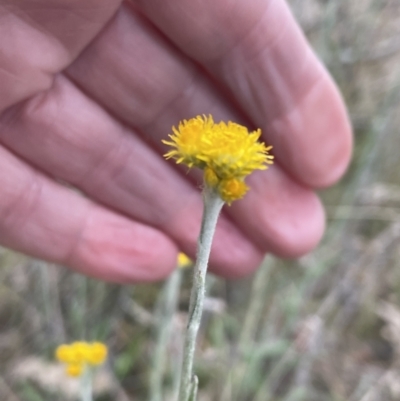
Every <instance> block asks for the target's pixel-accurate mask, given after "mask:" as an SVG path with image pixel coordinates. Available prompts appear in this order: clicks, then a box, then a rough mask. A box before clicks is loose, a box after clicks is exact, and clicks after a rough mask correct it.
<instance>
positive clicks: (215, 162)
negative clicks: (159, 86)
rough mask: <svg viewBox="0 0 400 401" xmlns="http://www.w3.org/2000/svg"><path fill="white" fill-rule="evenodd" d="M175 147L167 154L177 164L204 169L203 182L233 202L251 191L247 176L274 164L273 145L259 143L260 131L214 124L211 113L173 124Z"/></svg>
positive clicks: (166, 141) (168, 142)
mask: <svg viewBox="0 0 400 401" xmlns="http://www.w3.org/2000/svg"><path fill="white" fill-rule="evenodd" d="M172 130H173V134H172V135H169V138H170V140H163V143H164V144H166V145H169V146H170V147H172V150H170V151H169V152H167V153H166V154H165V155H164V156H165V157H166V158H167V159H170V158H173V159H175V160H176V162H177V163H178V164H180V163H184V164H186V165H187V166H189V167H193V166H195V167H199V168H201V169H203V170H204V181H205V183H206V185H207V186H208V187H209V188H213V189H214V190H216V191H217V192H218V193H219V195H220V197H221V198H222V199H223V200H224V201H225V202H227V203H228V204H231V203H232V201H234V200H236V199H240V198H242V197H243V196H244V195H245V193H246V192H247V190H248V187H247V185H246V184H245V183H244V179H245V177H246V176H248V175H249V174H250V173H252V172H253V171H254V170H265V169H267V168H268V165H269V164H272V163H273V158H274V157H273V156H272V155H270V154H269V151H270V150H271V149H272V146H265V144H264V143H262V142H259V141H258V140H259V138H260V136H261V130H260V129H258V130H256V131H253V132H249V131H248V129H247V128H246V127H244V126H243V125H240V124H236V123H234V122H231V121H229V122H228V123H225V122H220V123H214V120H213V118H212V116H208V117H206V116H203V117H201V116H197V117H195V118H192V119H190V120H183V121H182V122H180V123H179V125H178V128H175V127H173V128H172Z"/></svg>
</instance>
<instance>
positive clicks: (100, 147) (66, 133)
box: [0, 76, 262, 275]
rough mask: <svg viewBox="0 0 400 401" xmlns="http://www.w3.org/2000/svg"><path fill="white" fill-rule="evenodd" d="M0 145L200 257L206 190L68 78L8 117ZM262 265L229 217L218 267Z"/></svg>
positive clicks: (216, 256)
mask: <svg viewBox="0 0 400 401" xmlns="http://www.w3.org/2000/svg"><path fill="white" fill-rule="evenodd" d="M0 140H1V141H2V142H3V143H5V144H6V145H7V146H8V147H9V148H11V149H12V150H13V151H14V152H16V153H18V154H19V155H21V156H22V157H24V158H26V159H27V160H29V162H30V163H33V164H35V165H36V166H37V167H39V168H40V169H42V170H44V171H46V172H48V173H50V174H52V175H53V176H54V177H57V178H60V179H62V180H65V181H68V182H69V183H71V184H73V185H75V186H77V187H79V188H80V189H81V190H82V191H84V192H85V193H86V194H87V195H89V196H90V197H92V198H94V199H96V200H98V201H100V202H102V203H103V204H105V205H107V206H109V207H111V208H113V209H117V210H119V211H121V212H123V213H124V214H126V215H128V216H129V217H131V218H135V219H136V220H138V221H141V222H142V223H145V224H147V225H151V226H153V227H156V228H158V229H160V230H162V231H163V232H166V233H167V234H168V235H169V236H171V237H172V238H173V239H174V240H175V241H176V242H177V243H178V245H179V247H180V249H182V250H183V251H185V252H187V253H189V254H191V255H192V256H194V254H195V248H196V243H197V236H198V233H199V229H200V221H201V214H202V201H201V196H200V194H199V191H198V190H197V189H196V188H194V187H193V186H192V185H191V184H190V183H189V182H188V181H187V180H186V179H185V178H184V177H182V176H181V175H180V174H179V173H178V172H177V171H176V170H175V169H173V168H172V167H171V166H169V165H168V164H167V163H166V162H165V161H164V160H163V159H162V158H161V157H160V156H159V155H158V154H157V153H155V152H154V151H153V150H151V149H150V148H149V147H148V146H147V145H146V144H145V143H144V142H143V141H141V140H140V139H139V138H138V137H136V136H135V135H133V133H132V132H131V131H129V130H128V129H127V128H125V127H123V126H122V125H121V124H119V123H117V122H116V121H115V120H114V119H112V118H111V117H110V116H109V115H108V114H107V113H105V112H104V111H103V110H102V109H101V108H100V107H99V106H97V105H96V104H95V103H93V102H92V101H90V100H89V99H88V98H87V97H85V96H84V95H83V94H81V93H80V92H79V91H78V90H77V89H76V88H75V87H74V86H73V85H72V84H71V83H69V82H68V81H67V80H66V79H64V78H63V77H62V76H59V77H58V78H57V79H56V81H55V83H54V85H53V87H52V90H51V91H50V92H48V93H47V94H46V95H41V96H37V97H36V98H34V99H32V100H30V101H29V102H27V103H26V104H25V105H21V106H20V107H14V108H12V109H9V110H8V111H7V112H6V113H4V114H3V116H2V118H1V119H0ZM132 241H135V238H134V237H132ZM261 258H262V252H261V251H260V250H258V249H257V248H256V247H255V245H254V244H252V242H251V241H249V240H247V239H246V238H245V237H244V236H243V234H241V232H240V231H239V230H238V229H237V228H235V226H234V225H233V224H232V223H230V222H229V221H228V220H227V219H226V218H224V217H222V218H221V219H220V222H219V225H218V228H217V233H216V241H215V243H214V247H213V251H212V256H211V264H212V265H213V266H214V267H215V268H216V269H218V270H219V271H225V272H226V274H231V275H232V274H234V275H238V274H243V273H245V272H249V271H251V270H254V269H255V268H256V267H257V266H258V265H259V263H260V261H261Z"/></svg>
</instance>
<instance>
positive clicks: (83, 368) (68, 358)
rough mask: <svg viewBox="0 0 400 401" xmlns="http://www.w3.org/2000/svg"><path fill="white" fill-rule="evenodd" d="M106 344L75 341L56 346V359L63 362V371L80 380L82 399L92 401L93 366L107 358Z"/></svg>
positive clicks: (100, 363)
mask: <svg viewBox="0 0 400 401" xmlns="http://www.w3.org/2000/svg"><path fill="white" fill-rule="evenodd" d="M107 354H108V349H107V346H106V345H105V344H103V343H101V342H93V343H87V342H84V341H76V342H74V343H72V344H62V345H60V346H59V347H57V349H56V352H55V356H56V359H57V360H58V361H60V362H62V363H64V364H65V373H66V374H67V375H68V376H71V377H79V378H80V380H81V386H80V395H81V400H82V401H92V397H93V396H92V379H93V378H92V374H93V368H94V367H96V366H99V365H102V364H103V363H104V362H105V360H106V359H107Z"/></svg>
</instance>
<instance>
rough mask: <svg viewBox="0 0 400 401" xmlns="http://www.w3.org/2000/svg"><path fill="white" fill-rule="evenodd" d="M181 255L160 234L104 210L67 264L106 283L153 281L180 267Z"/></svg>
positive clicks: (91, 222)
mask: <svg viewBox="0 0 400 401" xmlns="http://www.w3.org/2000/svg"><path fill="white" fill-rule="evenodd" d="M177 253H178V249H177V247H176V245H175V244H174V243H173V242H172V241H171V240H170V239H169V238H168V237H166V236H165V235H164V234H162V233H161V232H160V231H158V230H156V229H154V228H152V227H148V226H145V225H143V224H140V223H137V222H132V221H130V220H128V219H127V218H125V217H123V216H119V215H116V214H114V213H112V212H108V211H106V210H103V209H100V210H99V211H97V212H92V214H91V216H90V218H89V220H88V222H87V224H86V227H85V230H84V232H83V233H82V234H81V237H80V238H79V241H78V243H77V245H76V247H75V248H74V251H73V253H72V254H71V255H70V257H69V260H68V262H67V264H70V265H71V266H72V267H74V268H75V269H77V270H78V271H79V272H81V273H83V274H86V275H88V276H92V277H95V278H99V279H101V280H105V281H110V282H115V283H120V284H127V283H135V282H153V281H158V280H161V279H163V278H165V277H167V276H168V275H169V274H170V273H171V271H172V270H173V269H174V268H176V260H177Z"/></svg>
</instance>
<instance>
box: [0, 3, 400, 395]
mask: <svg viewBox="0 0 400 401" xmlns="http://www.w3.org/2000/svg"><path fill="white" fill-rule="evenodd" d="M290 3H291V6H292V9H293V12H294V13H295V15H296V17H297V19H298V20H299V21H300V23H301V25H302V26H303V29H304V31H305V32H306V34H307V36H308V37H309V39H310V41H311V42H312V44H313V46H314V48H315V50H316V52H317V53H318V54H319V56H320V57H321V59H322V60H323V61H324V62H325V64H326V65H327V67H328V68H329V70H330V71H331V73H332V74H333V76H334V77H335V79H336V81H337V82H338V84H339V86H340V88H341V90H342V93H343V95H344V97H345V100H346V102H347V105H348V108H349V112H350V115H351V119H352V122H353V126H354V130H355V137H356V149H355V156H354V159H353V163H352V166H351V168H350V170H349V172H348V174H347V175H346V177H345V178H344V180H342V182H341V183H340V184H339V185H337V186H335V187H334V188H332V189H329V190H327V191H324V192H322V193H321V197H322V198H323V200H324V203H325V205H326V208H327V215H328V230H327V233H326V235H325V238H324V241H323V242H322V244H321V245H320V246H319V248H318V249H317V250H315V252H313V253H312V254H310V255H307V256H306V257H304V258H302V259H300V260H297V261H283V260H277V259H274V258H272V257H267V259H266V260H265V262H264V264H263V266H262V267H261V268H260V270H259V271H258V272H257V273H256V275H255V277H250V278H248V279H246V280H241V281H237V282H227V281H225V280H222V279H220V278H217V277H211V276H210V278H209V283H208V286H209V290H208V298H207V300H206V311H205V315H204V319H203V323H204V324H203V325H202V328H201V332H200V338H199V352H198V358H197V362H196V370H197V372H198V374H199V379H200V393H199V401H216V400H221V401H230V400H232V401H235V400H237V401H247V400H249V401H300V400H304V401H313V400H315V401H325V400H326V401H341V400H346V401H375V400H376V401H377V400H379V401H386V400H388V401H392V400H393V401H394V400H399V399H400V262H399V260H400V259H399V256H400V243H399V238H400V174H399V167H400V160H399V151H398V149H399V148H400V135H398V131H399V129H398V127H399V123H400V91H399V84H400V1H399V0H357V1H351V0H291V1H290ZM0 266H1V270H0V355H1V358H0V399H1V400H5V401H45V400H46V401H47V400H60V401H64V400H65V401H68V400H76V399H77V398H76V394H77V392H76V385H77V384H76V382H75V381H73V380H70V379H67V378H66V377H65V376H64V374H63V370H62V369H63V368H62V367H61V366H59V365H57V364H55V363H54V360H53V352H54V348H55V347H56V346H57V345H58V344H60V343H62V342H70V341H73V340H76V339H81V338H85V339H87V340H93V339H97V340H102V341H105V342H106V343H107V344H108V345H109V347H110V359H109V362H108V365H107V366H106V367H105V368H104V369H102V370H101V371H99V374H98V376H97V379H96V384H95V388H96V391H97V399H98V400H99V401H109V400H115V401H127V400H138V401H139V400H148V401H157V400H163V401H168V400H171V401H172V400H174V398H173V397H174V391H175V387H176V377H177V374H178V371H179V362H178V360H179V357H180V349H181V342H182V332H183V329H184V324H185V311H186V310H187V305H188V294H189V285H190V269H186V270H183V271H180V272H179V273H178V276H177V277H175V280H176V281H175V282H174V283H173V284H171V281H170V282H169V285H176V286H177V285H179V280H180V279H182V291H181V294H180V297H179V299H177V300H176V301H177V309H176V310H175V311H174V312H173V314H172V318H171V336H170V337H169V339H168V336H166V334H165V333H161V334H160V333H159V332H158V331H159V330H160V328H162V327H164V328H165V327H166V325H165V321H164V320H163V319H162V311H163V308H165V307H166V305H169V304H170V305H171V307H173V305H174V300H173V299H170V298H168V297H169V296H170V293H168V291H167V290H165V287H164V286H165V285H167V284H164V283H159V284H156V285H137V286H125V287H121V286H116V285H110V284H105V283H101V282H97V281H94V280H90V279H87V278H85V277H82V276H79V275H76V274H74V273H71V272H69V271H67V270H66V269H64V268H62V267H58V266H53V265H49V264H47V263H44V262H41V261H37V260H32V259H29V258H27V257H25V256H22V255H19V254H15V253H12V252H10V251H8V250H6V249H1V248H0ZM163 288H164V290H163ZM167 301H168V302H167ZM157 332H158V334H157ZM157 339H158V340H157ZM157 344H158V345H157ZM157 347H158V348H157ZM160 347H161V349H162V348H163V347H164V349H165V350H166V353H167V358H166V363H165V374H164V375H163V383H162V384H163V393H162V396H161V398H157V397H158V396H159V395H157V394H156V393H157V392H156V391H154V389H153V392H152V393H151V392H149V387H151V386H149V383H150V382H152V383H154V381H152V380H154V370H152V362H151V361H152V360H154V358H155V354H157V352H158V351H157V349H160ZM158 358H160V357H158ZM159 366H160V365H159ZM152 372H153V373H152Z"/></svg>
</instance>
